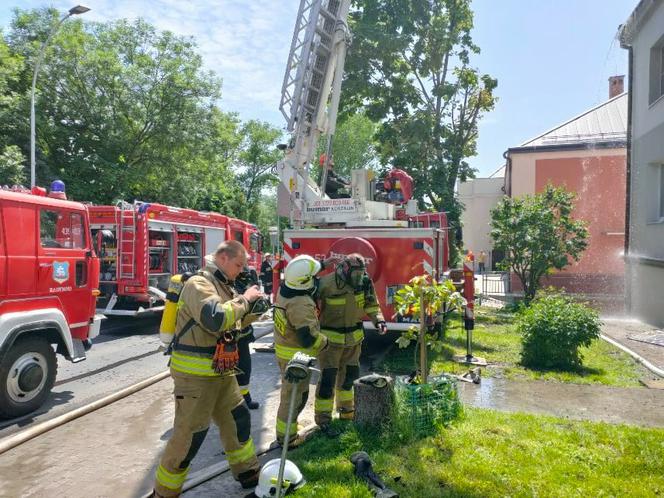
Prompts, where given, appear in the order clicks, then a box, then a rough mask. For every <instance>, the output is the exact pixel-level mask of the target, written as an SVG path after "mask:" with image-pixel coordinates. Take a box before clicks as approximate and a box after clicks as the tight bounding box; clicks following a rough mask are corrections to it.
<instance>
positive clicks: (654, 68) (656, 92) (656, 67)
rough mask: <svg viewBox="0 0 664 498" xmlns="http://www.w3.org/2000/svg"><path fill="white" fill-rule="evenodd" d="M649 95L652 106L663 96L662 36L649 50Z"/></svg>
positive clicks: (663, 58)
mask: <svg viewBox="0 0 664 498" xmlns="http://www.w3.org/2000/svg"><path fill="white" fill-rule="evenodd" d="M649 93H650V95H649V97H650V98H649V99H648V103H649V104H652V103H653V102H655V101H656V100H657V99H659V98H660V97H662V95H664V36H662V37H661V38H660V39H659V41H658V42H657V43H655V45H653V47H652V48H651V49H650V92H649Z"/></svg>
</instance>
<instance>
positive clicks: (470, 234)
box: [457, 168, 505, 270]
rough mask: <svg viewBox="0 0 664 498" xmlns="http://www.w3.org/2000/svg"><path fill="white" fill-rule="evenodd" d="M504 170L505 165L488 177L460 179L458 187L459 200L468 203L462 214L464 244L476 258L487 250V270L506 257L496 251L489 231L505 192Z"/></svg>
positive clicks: (493, 267)
mask: <svg viewBox="0 0 664 498" xmlns="http://www.w3.org/2000/svg"><path fill="white" fill-rule="evenodd" d="M504 171H505V170H504V168H501V169H499V170H498V171H496V172H495V173H494V174H493V175H491V176H490V177H488V178H473V179H470V180H468V181H467V182H460V183H459V186H458V189H457V193H458V196H459V201H461V203H462V204H463V205H464V210H463V212H462V213H461V224H462V225H463V229H462V230H463V231H462V237H463V247H464V248H465V249H470V250H471V251H473V253H474V254H475V259H477V257H478V255H479V254H480V252H481V251H484V252H485V253H486V255H487V260H486V269H487V270H495V269H496V266H495V264H496V263H497V262H498V261H499V260H501V259H502V256H501V255H500V254H496V253H495V252H494V250H493V242H492V240H491V236H490V235H489V234H490V232H491V225H490V222H491V210H492V209H493V208H494V207H496V205H497V204H498V201H500V199H502V198H503V196H504V195H505V192H504V190H503V189H504V186H505V178H504V176H503V175H504Z"/></svg>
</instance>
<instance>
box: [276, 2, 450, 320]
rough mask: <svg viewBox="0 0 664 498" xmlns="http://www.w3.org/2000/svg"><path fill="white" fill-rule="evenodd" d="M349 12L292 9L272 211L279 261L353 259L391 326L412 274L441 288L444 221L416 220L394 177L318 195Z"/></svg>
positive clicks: (357, 178)
mask: <svg viewBox="0 0 664 498" xmlns="http://www.w3.org/2000/svg"><path fill="white" fill-rule="evenodd" d="M349 6H350V0H301V3H300V7H299V11H298V17H297V20H296V24H295V31H294V34H293V39H292V44H291V49H290V54H289V58H288V63H287V66H286V67H287V69H286V74H285V76H284V81H283V85H282V96H281V102H280V105H279V108H280V110H281V112H282V114H283V116H284V118H285V119H286V123H287V129H288V131H289V132H291V138H290V141H289V143H288V144H285V145H284V146H282V149H283V150H284V152H285V154H284V159H283V160H282V161H280V162H279V164H278V165H277V172H278V174H279V178H280V185H279V188H278V210H279V214H280V215H282V216H288V217H289V221H290V226H291V228H290V229H288V230H285V231H284V234H283V235H284V246H283V249H284V260H285V261H286V262H287V261H289V260H290V259H292V258H293V257H295V256H297V255H298V254H310V255H313V256H318V257H327V256H330V255H336V256H342V255H347V254H350V253H353V252H357V253H360V254H362V255H363V256H364V257H365V258H366V259H367V261H368V273H369V275H370V276H371V277H372V279H373V280H374V283H375V284H376V292H377V294H378V297H379V301H380V304H381V307H382V311H383V314H384V316H385V317H386V318H387V319H388V320H389V319H390V318H393V317H394V319H397V320H398V319H400V318H399V317H395V313H394V307H393V299H394V294H395V293H396V291H397V290H398V289H399V288H400V287H402V286H404V285H405V284H406V283H407V282H408V281H409V280H410V279H411V278H412V277H413V276H415V275H421V274H423V273H425V272H426V273H429V274H431V275H432V276H433V277H434V278H436V279H442V278H443V275H444V273H445V272H446V271H447V269H448V254H449V252H448V234H449V230H448V224H447V217H446V216H445V213H420V212H419V211H418V208H417V202H416V201H415V200H413V199H409V198H408V197H409V196H410V193H411V192H412V185H411V184H408V185H402V186H399V181H402V182H405V181H408V179H409V178H410V177H409V176H408V175H407V174H405V172H401V171H400V170H393V171H392V172H390V174H388V176H387V177H386V178H385V180H384V181H382V182H380V181H377V180H376V179H375V178H373V173H372V172H370V171H368V170H364V169H358V170H354V171H353V172H352V176H351V179H350V182H349V184H348V194H347V195H345V196H337V195H336V194H337V192H336V191H335V192H334V193H335V196H334V197H335V198H332V196H331V195H328V193H326V187H327V176H328V175H329V174H331V173H329V172H330V166H331V164H330V162H331V158H330V154H329V152H330V150H331V145H332V140H333V138H334V132H335V126H336V117H337V110H338V106H339V100H340V96H341V82H342V79H343V68H344V61H345V56H346V48H347V46H348V44H349V40H350V32H349V30H348V25H347V16H348V9H349ZM321 137H325V138H326V146H327V154H325V156H324V157H321V160H320V162H321V163H322V168H323V169H322V171H321V174H320V183H317V182H316V181H315V180H314V179H313V177H315V176H317V175H316V174H315V172H314V171H313V169H314V166H315V162H318V161H314V156H315V151H316V150H317V147H318V143H319V140H320V139H321ZM395 171H397V172H398V173H399V174H393V173H395ZM391 180H394V181H395V183H396V187H394V186H393V184H392V183H391ZM406 187H407V188H406ZM385 188H396V189H397V191H392V192H385ZM392 328H393V329H397V328H399V325H398V324H392Z"/></svg>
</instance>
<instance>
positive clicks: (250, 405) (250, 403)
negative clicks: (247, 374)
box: [243, 393, 261, 410]
mask: <svg viewBox="0 0 664 498" xmlns="http://www.w3.org/2000/svg"><path fill="white" fill-rule="evenodd" d="M243 396H244V401H245V402H246V403H247V408H249V409H250V410H258V407H259V406H261V405H260V403H259V402H258V401H254V400H252V399H251V394H250V393H247V394H243Z"/></svg>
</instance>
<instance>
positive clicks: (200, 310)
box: [170, 261, 256, 377]
mask: <svg viewBox="0 0 664 498" xmlns="http://www.w3.org/2000/svg"><path fill="white" fill-rule="evenodd" d="M249 307H250V306H249V303H248V302H247V300H246V299H245V298H244V297H242V296H240V295H238V294H237V292H235V289H233V282H232V281H230V280H228V279H227V278H226V276H225V275H224V273H223V272H222V271H221V270H220V269H219V268H217V266H216V265H215V264H214V263H213V262H212V261H207V264H206V266H205V269H204V270H202V271H201V272H199V273H198V274H197V275H194V276H193V277H191V278H189V280H187V282H186V283H185V284H184V287H183V288H182V292H181V293H180V300H179V302H178V316H177V322H176V327H175V335H176V337H177V341H176V344H175V345H174V347H173V351H172V353H171V363H170V365H171V369H172V370H174V371H176V372H179V373H183V374H189V375H195V376H201V377H218V376H220V375H221V374H218V373H215V371H214V370H213V369H212V357H213V356H214V351H215V348H216V345H217V340H218V339H219V338H220V337H221V336H222V334H223V333H224V332H226V331H240V330H242V329H243V328H244V327H246V326H248V325H249V324H250V323H251V322H252V321H254V320H255V319H256V317H253V316H251V315H247V312H248V311H249ZM245 315H246V316H245Z"/></svg>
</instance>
